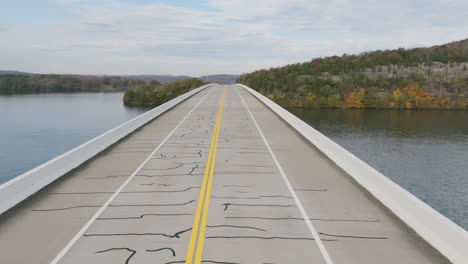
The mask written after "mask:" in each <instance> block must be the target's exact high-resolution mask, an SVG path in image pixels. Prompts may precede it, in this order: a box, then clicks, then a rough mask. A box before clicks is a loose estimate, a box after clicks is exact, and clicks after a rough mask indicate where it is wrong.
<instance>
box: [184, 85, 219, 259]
mask: <svg viewBox="0 0 468 264" xmlns="http://www.w3.org/2000/svg"><path fill="white" fill-rule="evenodd" d="M225 96H226V88H224V90H223V94H222V96H221V101H220V103H219V109H218V114H217V117H216V122H215V127H214V130H213V136H212V138H211V145H210V151H209V153H208V160H207V162H206V168H205V173H204V174H203V182H202V186H201V189H200V196H199V198H198V205H197V211H196V213H195V219H194V221H193V227H192V233H191V235H190V242H189V246H188V250H187V257H186V259H185V263H186V264H194V263H196V264H199V263H201V259H202V254H203V244H204V243H205V232H206V222H207V219H208V209H209V207H210V197H211V186H212V184H213V174H214V168H215V163H216V152H217V149H218V139H219V132H220V131H221V120H222V118H223V108H224V98H225Z"/></svg>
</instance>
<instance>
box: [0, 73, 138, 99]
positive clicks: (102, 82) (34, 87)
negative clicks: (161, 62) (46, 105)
mask: <svg viewBox="0 0 468 264" xmlns="http://www.w3.org/2000/svg"><path fill="white" fill-rule="evenodd" d="M143 83H144V82H143V81H142V80H139V79H130V78H122V77H118V76H104V77H91V76H90V77H87V76H86V77H85V76H76V75H60V74H41V75H15V74H4V75H0V94H30V93H59V92H60V93H62V92H112V91H126V90H128V89H131V88H134V87H136V86H137V85H140V84H143Z"/></svg>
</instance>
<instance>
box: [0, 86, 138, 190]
mask: <svg viewBox="0 0 468 264" xmlns="http://www.w3.org/2000/svg"><path fill="white" fill-rule="evenodd" d="M122 96H123V93H75V94H34V95H15V96H0V184H1V183H3V182H6V181H8V180H10V179H12V178H14V177H15V176H18V175H20V174H22V173H24V172H26V171H28V170H30V169H32V168H34V167H36V166H38V165H40V164H42V163H44V162H46V161H48V160H50V159H52V158H54V157H56V156H58V155H60V154H62V153H64V152H66V151H68V150H70V149H72V148H74V147H76V146H78V145H80V144H81V143H84V142H86V141H88V140H90V139H92V138H93V137H95V136H98V135H99V134H102V133H103V132H105V131H107V130H109V129H111V128H113V127H116V126H117V125H119V124H121V123H123V122H125V121H127V120H129V119H131V118H133V117H135V116H137V115H139V114H141V113H143V112H144V111H145V110H143V109H136V108H128V107H125V106H124V105H123V104H122Z"/></svg>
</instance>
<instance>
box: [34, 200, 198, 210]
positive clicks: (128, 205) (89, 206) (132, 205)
mask: <svg viewBox="0 0 468 264" xmlns="http://www.w3.org/2000/svg"><path fill="white" fill-rule="evenodd" d="M193 202H195V200H190V201H188V202H185V203H180V204H110V205H109V207H138V206H141V207H155V206H183V205H187V204H190V203H193ZM96 207H102V205H77V206H69V207H60V208H51V209H31V211H34V212H51V211H63V210H69V209H77V208H96Z"/></svg>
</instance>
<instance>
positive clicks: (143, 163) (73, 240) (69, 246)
mask: <svg viewBox="0 0 468 264" xmlns="http://www.w3.org/2000/svg"><path fill="white" fill-rule="evenodd" d="M213 91H214V89H212V90H211V91H210V92H208V93H207V94H206V95H205V96H203V98H202V99H201V100H200V102H198V104H197V105H195V107H193V108H192V110H190V112H189V113H188V114H187V115H186V116H185V117H184V119H182V120H181V121H180V122H179V124H177V126H176V127H175V128H174V129H173V130H172V131H171V132H170V133H169V134H168V135H167V136H166V137H165V138H164V139H163V141H161V143H159V145H158V146H157V147H156V148H155V149H154V150H153V152H151V154H150V155H149V156H148V157H147V158H146V159H145V160H144V161H143V162H142V163H141V164H140V166H138V168H137V169H136V170H135V171H134V172H133V173H132V175H130V177H128V179H127V180H126V181H125V182H124V183H123V184H122V185H120V187H119V188H118V189H117V190H116V191H115V192H114V194H112V196H111V197H110V198H109V199H108V200H107V201H106V202H105V203H104V204H103V205H102V207H101V208H100V209H99V210H98V211H97V212H96V213H95V214H94V215H93V217H91V219H89V221H88V222H87V223H86V225H84V226H83V227H82V228H81V230H80V231H79V232H78V233H77V234H76V235H75V236H74V237H73V238H72V239H71V240H70V242H68V244H67V245H66V246H65V247H64V248H63V249H62V250H61V251H60V252H59V253H58V254H57V256H56V257H55V258H54V259H53V260H52V261H51V262H50V263H51V264H57V263H58V262H59V261H60V260H61V259H62V258H63V257H64V256H65V254H67V252H68V251H69V250H70V249H71V248H72V247H73V245H74V244H75V243H76V242H77V241H78V239H80V237H81V236H82V235H83V234H84V232H86V230H88V228H89V227H90V226H91V225H92V224H93V223H94V221H96V219H97V218H98V217H99V216H100V215H101V214H102V212H104V210H106V208H107V207H108V206H109V204H110V203H112V201H113V200H114V199H115V197H117V195H119V193H120V192H121V191H122V190H123V189H124V188H125V187H126V186H127V184H128V183H129V182H130V181H131V180H132V179H133V178H134V177H135V175H136V174H137V173H138V172H139V171H140V170H141V168H143V166H145V164H146V163H147V162H148V161H149V160H150V159H151V157H152V156H153V155H154V154H155V153H156V152H157V151H158V150H159V149H160V148H161V146H162V145H163V144H164V143H166V141H167V140H168V139H169V138H170V137H171V136H172V134H174V132H175V131H176V130H177V129H178V128H179V127H180V126H181V125H182V123H183V122H184V121H185V120H186V119H187V118H188V117H189V116H190V114H191V113H192V112H193V111H194V110H195V109H196V108H197V107H198V106H199V105H200V104H201V103H202V102H203V100H205V98H206V97H207V96H208V95H210V94H211V92H213Z"/></svg>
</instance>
